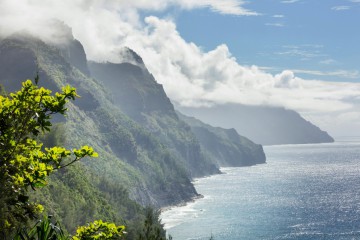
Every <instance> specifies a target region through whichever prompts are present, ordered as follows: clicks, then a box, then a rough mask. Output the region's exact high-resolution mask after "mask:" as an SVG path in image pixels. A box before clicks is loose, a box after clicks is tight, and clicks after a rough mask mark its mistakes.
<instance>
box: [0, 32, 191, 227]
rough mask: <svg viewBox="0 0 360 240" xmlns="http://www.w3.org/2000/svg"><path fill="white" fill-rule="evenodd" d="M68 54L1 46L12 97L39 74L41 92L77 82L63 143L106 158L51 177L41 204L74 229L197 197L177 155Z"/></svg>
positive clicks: (22, 39) (44, 47)
mask: <svg viewBox="0 0 360 240" xmlns="http://www.w3.org/2000/svg"><path fill="white" fill-rule="evenodd" d="M74 44H75V45H76V43H74ZM70 46H71V44H70ZM64 51H66V49H65V50H64V49H61V50H59V49H58V48H57V47H55V46H51V45H48V44H45V43H44V42H42V41H40V40H38V39H36V38H34V37H31V36H24V35H17V36H12V37H10V38H7V39H4V40H3V41H1V43H0V64H1V65H0V66H1V68H0V83H1V84H3V85H4V86H5V89H6V90H7V91H8V92H11V91H14V90H17V89H19V87H20V83H21V82H22V81H24V80H25V79H28V78H32V77H33V76H35V74H36V72H37V71H38V72H39V75H40V83H39V84H40V85H41V86H45V87H47V88H50V89H52V90H54V91H57V90H59V89H60V88H61V86H64V85H66V84H70V85H72V86H74V87H76V88H77V89H78V93H79V95H81V98H80V99H77V100H76V101H75V102H74V103H69V104H68V109H69V110H68V112H67V116H66V120H64V119H62V118H58V119H57V121H58V122H62V124H63V126H64V128H63V129H65V131H66V134H65V136H66V137H65V139H64V143H63V144H64V145H65V146H66V147H69V148H73V147H79V146H80V145H85V144H88V145H91V146H93V147H94V149H95V150H96V151H97V152H99V155H100V158H99V159H96V160H85V161H83V162H82V163H79V164H81V165H80V166H83V167H79V166H77V167H70V168H69V169H66V170H65V171H63V172H59V173H58V174H57V175H56V176H55V178H53V179H52V184H50V186H49V187H48V188H46V189H45V190H44V192H43V193H42V194H43V196H42V197H41V198H40V200H41V201H43V202H45V204H46V206H47V209H51V210H50V212H52V213H55V215H58V216H60V218H61V219H63V220H64V223H65V224H66V226H67V227H68V229H72V228H73V227H76V226H77V225H79V224H83V223H84V222H86V221H89V220H92V219H96V218H103V219H105V220H110V221H116V220H118V219H120V218H121V217H124V218H125V219H131V218H132V217H136V214H135V213H136V212H138V211H140V210H141V208H140V207H139V206H138V205H137V204H136V203H135V202H134V201H133V200H135V201H136V202H138V203H141V204H143V205H153V206H156V207H159V206H166V205H169V204H176V203H179V202H183V201H189V200H190V199H192V198H193V197H195V196H197V193H196V191H195V189H194V187H193V185H192V184H191V182H190V180H189V177H188V173H187V172H186V170H185V168H184V167H183V166H181V164H179V160H178V158H177V156H175V155H174V154H173V153H172V150H171V149H168V148H167V147H165V146H164V145H163V144H161V143H160V142H161V141H160V140H159V139H158V138H156V137H155V136H154V135H153V134H151V133H150V132H149V131H148V130H146V129H145V128H143V127H142V126H140V125H139V124H138V123H136V122H134V121H133V120H131V119H130V118H128V117H127V116H126V115H125V114H123V113H122V112H121V111H120V110H119V108H118V107H116V106H115V105H114V104H113V103H112V102H111V101H109V94H108V93H107V91H106V89H104V88H103V87H102V86H101V84H99V83H98V82H97V81H95V80H94V79H92V78H89V77H88V76H86V74H83V73H82V72H81V71H80V70H79V69H78V68H76V67H75V66H73V65H71V63H70V61H69V58H67V57H64V54H63V53H64ZM84 56H85V53H84ZM85 60H86V59H85ZM79 64H80V65H78V66H81V64H82V63H81V62H80V63H79ZM82 66H86V63H85V65H84V64H82ZM82 70H83V71H84V69H82ZM85 70H86V68H85ZM59 191H60V192H59ZM37 195H38V194H37ZM38 196H39V195H38ZM129 197H130V198H131V199H130V198H129ZM65 200H66V201H65ZM70 213H72V214H70ZM75 213H83V214H79V215H76V214H75ZM65 218H69V219H68V220H66V221H65ZM70 220H71V221H70Z"/></svg>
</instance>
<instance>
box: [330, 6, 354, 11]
mask: <svg viewBox="0 0 360 240" xmlns="http://www.w3.org/2000/svg"><path fill="white" fill-rule="evenodd" d="M350 8H351V7H350V6H334V7H332V8H331V10H334V11H345V10H349V9H350Z"/></svg>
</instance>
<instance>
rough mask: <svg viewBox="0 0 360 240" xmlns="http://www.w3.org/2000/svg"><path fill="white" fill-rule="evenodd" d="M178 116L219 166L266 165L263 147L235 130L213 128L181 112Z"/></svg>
mask: <svg viewBox="0 0 360 240" xmlns="http://www.w3.org/2000/svg"><path fill="white" fill-rule="evenodd" d="M177 114H178V115H179V117H180V119H182V120H183V121H185V122H186V123H187V124H188V125H190V126H191V130H192V132H194V134H195V135H196V137H197V139H199V142H200V144H201V146H202V148H203V149H204V150H205V151H206V153H207V155H208V156H209V157H210V158H211V159H212V160H213V161H214V162H216V163H217V165H218V166H221V167H234V166H251V165H255V164H261V163H265V154H264V151H263V148H262V146H261V145H259V144H255V143H253V142H252V141H250V140H249V139H247V138H246V137H243V136H240V135H239V134H238V133H237V132H236V130H235V129H233V128H232V129H224V128H220V127H212V126H210V125H208V124H205V123H203V122H201V121H200V120H198V119H196V118H193V117H188V116H185V115H183V114H181V113H180V112H177Z"/></svg>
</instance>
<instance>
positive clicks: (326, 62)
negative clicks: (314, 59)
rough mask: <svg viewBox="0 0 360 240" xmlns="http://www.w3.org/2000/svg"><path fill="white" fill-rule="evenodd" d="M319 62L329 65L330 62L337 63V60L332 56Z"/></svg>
mask: <svg viewBox="0 0 360 240" xmlns="http://www.w3.org/2000/svg"><path fill="white" fill-rule="evenodd" d="M320 63H321V64H325V65H330V64H334V63H337V61H336V60H334V59H332V58H328V59H325V60H322V61H320Z"/></svg>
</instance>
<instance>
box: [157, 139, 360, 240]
mask: <svg viewBox="0 0 360 240" xmlns="http://www.w3.org/2000/svg"><path fill="white" fill-rule="evenodd" d="M358 140H359V139H346V140H342V141H337V142H335V143H331V144H307V145H281V146H266V147H264V151H265V153H266V157H267V164H262V165H256V166H252V167H241V168H222V169H221V171H222V172H223V173H224V174H219V175H214V176H210V177H206V178H201V179H196V180H195V181H194V184H195V187H196V189H197V191H198V193H200V194H202V195H204V198H201V199H198V200H196V201H195V202H193V203H189V204H187V205H186V206H182V207H173V208H171V209H170V210H167V211H165V212H163V213H162V215H161V218H162V222H163V223H164V224H165V228H166V229H167V232H168V234H171V235H172V237H173V239H174V240H185V239H199V240H200V239H209V238H210V237H211V236H212V237H214V239H216V240H217V239H218V240H235V239H236V240H239V239H240V240H242V239H244V240H246V239H269V240H270V239H271V240H273V239H316V240H317V239H360V141H358Z"/></svg>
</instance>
